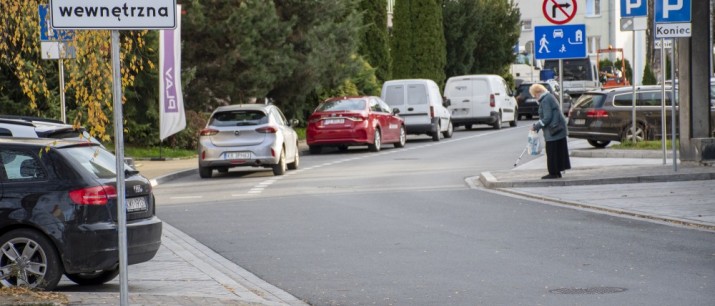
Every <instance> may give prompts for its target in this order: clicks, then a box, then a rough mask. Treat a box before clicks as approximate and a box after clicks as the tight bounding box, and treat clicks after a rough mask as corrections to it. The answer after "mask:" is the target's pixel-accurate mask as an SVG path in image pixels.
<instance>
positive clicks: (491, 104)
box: [489, 94, 497, 107]
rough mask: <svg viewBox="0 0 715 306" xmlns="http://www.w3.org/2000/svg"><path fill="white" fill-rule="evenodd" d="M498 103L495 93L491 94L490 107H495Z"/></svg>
mask: <svg viewBox="0 0 715 306" xmlns="http://www.w3.org/2000/svg"><path fill="white" fill-rule="evenodd" d="M496 105H497V101H496V98H495V97H494V94H491V95H489V107H494V106H496Z"/></svg>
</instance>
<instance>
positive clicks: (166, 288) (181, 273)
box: [56, 158, 307, 306]
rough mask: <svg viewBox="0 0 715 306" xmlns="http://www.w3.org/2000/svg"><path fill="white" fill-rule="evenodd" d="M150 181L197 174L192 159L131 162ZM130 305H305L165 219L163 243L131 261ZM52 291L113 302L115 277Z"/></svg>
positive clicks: (63, 284)
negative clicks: (141, 260) (138, 261)
mask: <svg viewBox="0 0 715 306" xmlns="http://www.w3.org/2000/svg"><path fill="white" fill-rule="evenodd" d="M134 165H135V168H136V169H137V170H139V171H140V172H141V173H142V175H144V176H146V177H148V178H150V179H151V181H152V184H153V185H157V184H161V183H164V182H166V181H169V180H173V179H176V178H179V177H181V176H185V175H192V174H196V175H198V174H197V172H196V168H197V161H196V158H192V159H176V160H167V161H148V160H135V161H134ZM128 275H129V304H130V305H251V306H255V305H307V304H306V303H304V302H303V301H301V300H299V299H297V298H296V297H294V296H292V295H290V294H289V293H287V292H285V291H283V290H281V289H279V288H277V287H275V286H273V285H271V284H269V283H266V282H265V281H263V280H261V279H260V278H258V277H257V276H255V275H253V274H252V273H250V272H248V271H246V270H244V269H243V268H241V267H239V266H238V265H236V264H234V263H232V262H230V261H229V260H227V259H225V258H223V257H222V256H220V255H219V254H217V253H215V252H213V251H212V250H211V249H209V248H208V247H206V246H204V245H202V244H201V243H199V242H198V241H196V240H194V239H193V238H191V237H189V236H188V235H186V234H184V233H182V232H181V231H179V230H178V229H176V228H174V227H173V226H171V225H169V224H167V223H166V222H164V224H163V233H162V246H161V248H160V249H159V252H158V253H157V255H156V256H155V257H154V258H153V259H152V260H150V261H148V262H145V263H141V264H136V265H131V266H129V269H128ZM56 291H58V292H61V293H63V294H65V295H67V297H68V299H69V304H70V305H118V304H119V278H118V277H117V278H116V279H114V280H113V281H111V282H109V283H107V284H105V285H104V286H98V287H89V286H77V285H75V284H74V283H73V282H71V281H69V280H68V279H66V278H63V279H62V281H60V284H59V286H58V288H57V289H56Z"/></svg>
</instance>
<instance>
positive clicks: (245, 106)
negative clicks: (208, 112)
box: [214, 104, 274, 112]
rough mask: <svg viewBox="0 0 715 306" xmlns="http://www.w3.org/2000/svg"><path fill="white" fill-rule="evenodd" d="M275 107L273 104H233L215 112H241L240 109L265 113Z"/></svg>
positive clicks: (219, 108) (220, 107) (221, 107)
mask: <svg viewBox="0 0 715 306" xmlns="http://www.w3.org/2000/svg"><path fill="white" fill-rule="evenodd" d="M271 106H274V105H273V104H232V105H226V106H219V107H218V108H216V110H215V111H214V112H219V111H232V110H239V109H245V110H260V111H265V110H266V109H268V108H269V107H271Z"/></svg>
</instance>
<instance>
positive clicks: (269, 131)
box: [256, 126, 278, 134]
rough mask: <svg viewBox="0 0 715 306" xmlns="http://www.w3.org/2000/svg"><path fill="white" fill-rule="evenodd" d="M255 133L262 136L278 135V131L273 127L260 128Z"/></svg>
mask: <svg viewBox="0 0 715 306" xmlns="http://www.w3.org/2000/svg"><path fill="white" fill-rule="evenodd" d="M256 132H258V133H264V134H275V133H278V129H277V128H275V127H273V126H264V127H262V128H257V129H256Z"/></svg>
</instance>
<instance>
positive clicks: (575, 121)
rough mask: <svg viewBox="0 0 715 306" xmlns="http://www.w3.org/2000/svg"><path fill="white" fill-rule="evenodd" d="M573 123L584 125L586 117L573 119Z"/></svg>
mask: <svg viewBox="0 0 715 306" xmlns="http://www.w3.org/2000/svg"><path fill="white" fill-rule="evenodd" d="M573 124H575V125H584V124H586V119H574V120H573Z"/></svg>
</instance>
